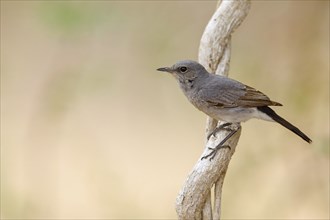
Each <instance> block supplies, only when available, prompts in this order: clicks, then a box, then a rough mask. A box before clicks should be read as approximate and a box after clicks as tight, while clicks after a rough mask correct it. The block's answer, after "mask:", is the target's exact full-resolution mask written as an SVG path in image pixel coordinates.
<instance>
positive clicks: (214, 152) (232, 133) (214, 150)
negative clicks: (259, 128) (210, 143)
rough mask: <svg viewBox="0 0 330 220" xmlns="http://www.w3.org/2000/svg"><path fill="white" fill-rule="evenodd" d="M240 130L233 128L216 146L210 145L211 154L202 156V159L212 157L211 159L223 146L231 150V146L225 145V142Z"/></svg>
mask: <svg viewBox="0 0 330 220" xmlns="http://www.w3.org/2000/svg"><path fill="white" fill-rule="evenodd" d="M227 126H228V125H227ZM238 130H239V129H235V130H232V131H231V132H230V133H229V134H228V135H227V136H226V137H225V138H224V139H223V140H222V141H221V142H220V143H219V144H218V145H217V146H216V147H215V148H210V147H209V150H211V152H210V153H209V154H207V155H206V156H204V157H202V158H201V160H204V159H207V158H209V157H210V158H209V160H210V161H211V160H212V159H213V158H214V157H215V155H216V153H217V152H218V150H219V149H221V148H229V150H230V146H229V145H224V143H225V142H226V141H227V140H228V139H229V138H231V137H232V136H233V135H234V134H235V133H236V132H237V131H238Z"/></svg>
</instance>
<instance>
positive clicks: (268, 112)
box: [257, 106, 312, 143]
mask: <svg viewBox="0 0 330 220" xmlns="http://www.w3.org/2000/svg"><path fill="white" fill-rule="evenodd" d="M257 108H258V110H259V111H261V112H263V113H265V114H266V115H268V116H269V117H271V118H272V119H273V120H274V121H276V122H277V123H279V124H281V125H282V126H284V127H286V128H287V129H289V130H290V131H292V132H293V133H295V134H296V135H298V136H300V137H301V138H302V139H304V140H305V141H307V142H308V143H312V140H311V139H310V138H309V137H307V135H306V134H304V133H303V132H302V131H300V130H299V129H298V128H297V127H296V126H294V125H292V124H291V123H290V122H288V121H287V120H285V119H284V118H282V117H281V116H279V115H278V114H276V112H275V111H274V110H273V109H271V108H269V107H268V106H260V107H257Z"/></svg>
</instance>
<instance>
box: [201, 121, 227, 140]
mask: <svg viewBox="0 0 330 220" xmlns="http://www.w3.org/2000/svg"><path fill="white" fill-rule="evenodd" d="M229 125H231V123H229V122H227V123H224V124H222V125H220V126H218V127H216V128H215V129H214V130H213V131H212V132H211V133H210V134H209V135H207V140H209V139H210V137H211V136H212V135H213V136H215V134H216V133H217V132H218V131H220V130H222V129H224V128H226V127H228V126H229Z"/></svg>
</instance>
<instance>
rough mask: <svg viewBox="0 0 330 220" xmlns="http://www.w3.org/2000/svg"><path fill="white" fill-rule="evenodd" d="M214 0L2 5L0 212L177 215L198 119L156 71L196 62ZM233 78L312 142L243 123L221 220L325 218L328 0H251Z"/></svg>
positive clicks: (199, 137)
mask: <svg viewBox="0 0 330 220" xmlns="http://www.w3.org/2000/svg"><path fill="white" fill-rule="evenodd" d="M215 7H216V1H121V2H120V1H1V218H3V219H10V218H14V219H26V218H30V219H37V218H38V219H50V218H52V219H98V218H102V219H124V218H125V219H127V218H130V219H170V218H172V219H174V218H176V213H175V208H174V204H175V199H176V196H177V194H178V192H179V190H180V188H181V187H182V184H183V182H184V180H185V179H186V177H187V175H188V173H189V172H190V171H191V169H192V167H193V166H194V164H195V163H196V162H197V160H198V158H199V156H200V154H201V153H202V151H203V148H204V140H205V134H204V131H205V119H206V117H205V115H204V114H202V113H201V112H199V111H197V110H196V109H195V108H194V107H192V106H191V104H190V103H188V101H187V100H186V98H185V97H184V96H183V94H182V93H181V91H180V90H179V88H178V86H177V84H176V82H175V81H174V79H173V78H172V77H171V76H169V75H167V74H164V73H161V72H157V71H156V68H158V67H161V66H168V65H171V64H173V63H175V62H176V61H177V60H181V59H193V60H197V54H198V47H199V40H200V38H201V35H202V33H203V30H204V28H205V26H206V24H207V22H208V20H209V19H210V17H211V16H212V13H213V12H214V10H215ZM230 76H231V77H232V78H234V79H237V80H240V81H242V82H244V83H245V84H247V85H250V86H253V87H255V88H257V89H259V90H260V91H262V92H264V93H265V94H267V95H269V96H270V97H271V98H272V99H273V100H275V101H278V102H280V103H282V104H283V105H284V107H278V108H277V107H276V111H277V112H278V113H279V114H280V115H282V116H283V117H284V118H286V119H288V120H289V121H291V122H292V123H293V124H295V125H297V126H298V127H299V128H301V129H302V130H303V131H304V132H306V134H308V135H309V136H310V137H311V138H312V139H313V141H314V142H313V144H312V145H308V144H306V143H305V142H304V141H303V140H301V139H300V138H299V137H297V136H295V135H294V134H293V133H291V132H289V131H287V130H286V129H284V128H282V127H281V126H279V125H277V124H272V123H269V122H264V121H258V120H251V121H249V122H246V123H244V124H243V131H242V135H241V138H240V141H239V145H238V147H237V150H236V153H235V154H234V156H233V158H232V160H231V163H230V167H229V170H228V172H227V176H226V180H225V183H224V188H223V202H222V205H223V212H222V216H223V218H231V219H248V218H249V219H258V218H259V219H288V218H290V219H328V218H329V1H253V2H252V8H251V11H250V13H249V15H248V17H247V18H246V20H245V21H244V22H243V24H242V25H241V27H240V28H238V29H237V31H236V32H235V33H234V34H233V39H232V61H231V69H230Z"/></svg>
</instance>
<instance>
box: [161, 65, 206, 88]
mask: <svg viewBox="0 0 330 220" xmlns="http://www.w3.org/2000/svg"><path fill="white" fill-rule="evenodd" d="M157 70H158V71H162V72H168V73H170V74H172V75H173V76H174V77H175V78H176V79H177V80H179V81H180V82H181V83H182V82H186V81H187V80H194V79H196V78H198V77H200V76H203V75H205V73H207V71H206V70H205V68H204V67H203V66H202V65H201V64H199V63H197V62H196V61H192V60H183V61H179V62H177V63H175V64H174V65H173V66H171V67H162V68H158V69H157Z"/></svg>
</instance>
